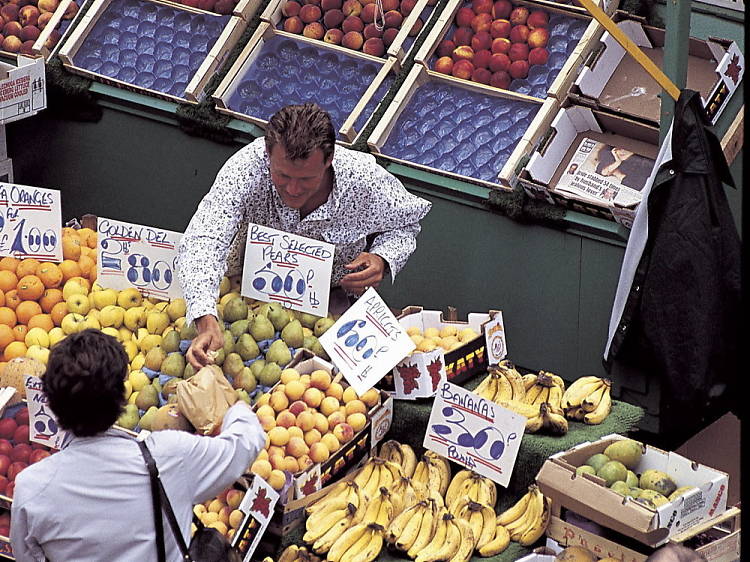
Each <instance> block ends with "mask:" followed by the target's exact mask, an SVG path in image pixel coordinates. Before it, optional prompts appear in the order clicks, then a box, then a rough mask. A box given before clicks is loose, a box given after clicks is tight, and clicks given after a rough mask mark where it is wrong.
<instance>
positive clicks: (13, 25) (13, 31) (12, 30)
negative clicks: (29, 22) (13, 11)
mask: <svg viewBox="0 0 750 562" xmlns="http://www.w3.org/2000/svg"><path fill="white" fill-rule="evenodd" d="M21 29H22V27H21V24H20V23H18V22H17V21H9V22H8V23H6V24H5V25H4V26H3V35H4V36H5V38H6V39H7V38H8V36H10V35H13V36H14V37H17V38H18V37H20V36H21ZM19 46H20V41H19Z"/></svg>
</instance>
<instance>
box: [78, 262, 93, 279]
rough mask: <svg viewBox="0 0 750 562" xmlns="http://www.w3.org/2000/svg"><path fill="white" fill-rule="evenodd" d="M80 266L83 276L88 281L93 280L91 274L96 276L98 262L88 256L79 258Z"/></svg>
mask: <svg viewBox="0 0 750 562" xmlns="http://www.w3.org/2000/svg"><path fill="white" fill-rule="evenodd" d="M78 266H79V267H80V268H81V275H82V276H83V277H86V278H87V279H91V274H92V273H93V274H94V276H96V262H95V261H94V260H92V259H91V258H90V257H88V256H81V257H80V258H78Z"/></svg>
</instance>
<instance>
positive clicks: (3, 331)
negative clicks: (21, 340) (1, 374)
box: [0, 324, 16, 351]
mask: <svg viewBox="0 0 750 562" xmlns="http://www.w3.org/2000/svg"><path fill="white" fill-rule="evenodd" d="M14 341H16V336H14V335H13V329H12V328H11V327H10V326H6V325H5V324H0V351H2V350H5V348H6V347H8V344H9V343H11V342H14Z"/></svg>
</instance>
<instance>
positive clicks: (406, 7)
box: [399, 0, 417, 17]
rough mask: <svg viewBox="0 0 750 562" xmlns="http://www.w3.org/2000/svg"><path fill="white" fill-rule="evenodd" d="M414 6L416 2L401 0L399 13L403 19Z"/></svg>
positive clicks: (415, 0)
mask: <svg viewBox="0 0 750 562" xmlns="http://www.w3.org/2000/svg"><path fill="white" fill-rule="evenodd" d="M416 5H417V0H401V6H400V7H399V10H401V13H402V14H404V17H406V16H408V15H409V14H411V12H412V10H414V8H415V6H416Z"/></svg>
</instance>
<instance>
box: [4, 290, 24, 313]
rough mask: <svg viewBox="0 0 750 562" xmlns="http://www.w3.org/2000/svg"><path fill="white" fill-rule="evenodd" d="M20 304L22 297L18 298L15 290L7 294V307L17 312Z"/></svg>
mask: <svg viewBox="0 0 750 562" xmlns="http://www.w3.org/2000/svg"><path fill="white" fill-rule="evenodd" d="M19 304H21V297H19V296H18V291H16V290H15V289H13V290H12V291H8V292H7V293H5V306H7V307H9V308H12V309H13V310H15V309H16V308H17V307H18V305H19Z"/></svg>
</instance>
